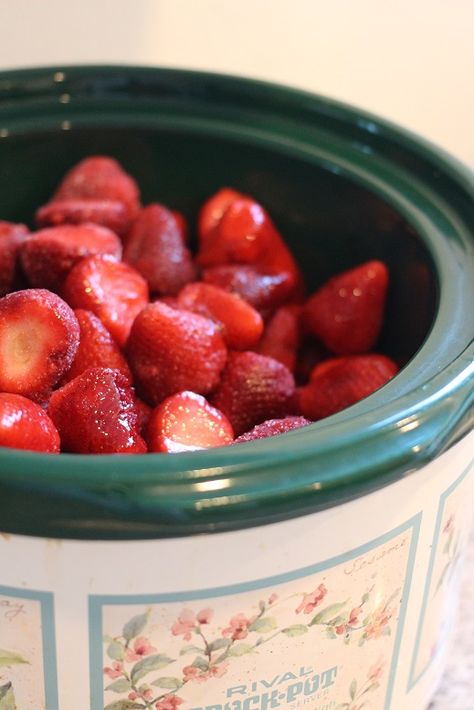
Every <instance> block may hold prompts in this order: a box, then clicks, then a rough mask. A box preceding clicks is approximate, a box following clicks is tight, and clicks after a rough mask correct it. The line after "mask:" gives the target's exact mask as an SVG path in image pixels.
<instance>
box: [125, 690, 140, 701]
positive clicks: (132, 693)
mask: <svg viewBox="0 0 474 710" xmlns="http://www.w3.org/2000/svg"><path fill="white" fill-rule="evenodd" d="M127 697H128V699H129V700H138V698H139V697H140V696H139V695H138V693H136V692H135V691H134V690H132V691H130V693H129V694H128V695H127Z"/></svg>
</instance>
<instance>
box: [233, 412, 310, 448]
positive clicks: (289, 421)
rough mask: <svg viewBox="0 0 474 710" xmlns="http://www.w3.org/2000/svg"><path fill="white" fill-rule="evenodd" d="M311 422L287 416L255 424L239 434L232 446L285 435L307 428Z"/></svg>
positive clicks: (303, 418) (302, 418)
mask: <svg viewBox="0 0 474 710" xmlns="http://www.w3.org/2000/svg"><path fill="white" fill-rule="evenodd" d="M311 423H312V422H311V421H310V420H309V419H305V417H296V416H288V417H284V418H283V419H267V421H265V422H262V423H261V424H257V426H254V428H253V429H251V430H250V431H247V432H246V433H245V434H241V435H240V436H239V437H237V439H235V441H234V444H244V443H245V442H246V441H257V440H258V439H267V438H268V437H270V436H277V435H278V434H286V432H287V431H292V430H293V429H300V428H301V427H304V426H308V424H311Z"/></svg>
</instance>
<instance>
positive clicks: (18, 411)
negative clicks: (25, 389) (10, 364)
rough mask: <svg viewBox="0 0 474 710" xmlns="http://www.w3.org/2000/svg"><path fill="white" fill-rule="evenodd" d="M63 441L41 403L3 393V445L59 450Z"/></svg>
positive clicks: (0, 407) (0, 441) (0, 433)
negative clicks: (60, 440)
mask: <svg viewBox="0 0 474 710" xmlns="http://www.w3.org/2000/svg"><path fill="white" fill-rule="evenodd" d="M59 443H60V442H59V434H58V430H57V429H56V427H55V426H54V424H53V422H52V421H51V419H50V418H49V417H48V415H47V414H46V412H45V411H44V409H43V408H42V407H40V406H39V404H36V403H35V402H32V401H31V399H27V398H26V397H23V396H22V395H20V394H10V393H6V392H1V393H0V447H2V446H5V447H7V448H10V449H26V450H27V451H43V452H45V453H49V454H58V453H59Z"/></svg>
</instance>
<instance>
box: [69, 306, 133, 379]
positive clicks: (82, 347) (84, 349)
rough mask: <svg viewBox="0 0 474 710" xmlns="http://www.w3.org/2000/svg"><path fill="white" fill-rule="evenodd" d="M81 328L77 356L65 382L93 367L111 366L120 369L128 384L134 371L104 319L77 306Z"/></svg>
mask: <svg viewBox="0 0 474 710" xmlns="http://www.w3.org/2000/svg"><path fill="white" fill-rule="evenodd" d="M74 315H75V316H76V318H77V322H78V323H79V328H80V341H79V347H78V349H77V352H76V356H75V358H74V360H73V362H72V365H71V367H70V368H69V370H68V372H67V373H66V376H65V377H64V379H63V383H66V382H69V381H70V380H73V379H74V378H75V377H78V376H79V375H81V374H82V373H83V372H85V370H88V369H89V368H91V367H110V368H112V369H113V370H120V372H121V373H122V375H124V377H125V378H126V380H127V382H128V384H131V383H132V373H131V372H130V368H129V366H128V363H127V361H126V359H125V357H124V356H123V354H122V351H121V350H120V348H119V346H118V345H117V343H116V342H115V340H114V339H113V338H112V336H111V335H110V333H109V331H108V330H107V328H106V327H105V326H104V324H103V323H102V321H101V320H100V319H99V318H97V316H96V315H94V313H92V311H85V310H83V309H82V308H77V309H76V310H75V311H74Z"/></svg>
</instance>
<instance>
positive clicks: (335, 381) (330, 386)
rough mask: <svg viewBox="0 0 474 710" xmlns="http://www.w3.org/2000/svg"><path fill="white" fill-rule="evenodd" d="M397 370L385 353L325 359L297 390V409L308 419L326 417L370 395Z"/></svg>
mask: <svg viewBox="0 0 474 710" xmlns="http://www.w3.org/2000/svg"><path fill="white" fill-rule="evenodd" d="M397 372H398V367H397V365H396V364H395V363H394V362H393V360H391V359H390V358H388V357H386V356H385V355H377V354H370V355H352V356H347V357H338V358H331V359H330V360H325V361H324V362H322V363H320V364H319V365H317V366H316V367H315V368H314V370H313V372H312V374H311V380H310V382H309V384H307V385H306V386H304V387H301V388H300V389H299V390H297V392H296V397H295V399H296V403H297V409H298V411H300V412H301V414H302V415H303V416H305V417H308V419H313V420H315V419H322V418H323V417H328V416H330V415H331V414H335V413H336V412H339V411H341V409H345V408H346V407H349V406H350V405H351V404H355V403H356V402H358V401H359V400H361V399H363V398H364V397H367V396H368V395H369V394H372V392H375V390H377V389H379V387H382V385H384V384H385V383H386V382H388V381H389V380H390V379H391V378H392V377H394V375H396V373H397Z"/></svg>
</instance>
